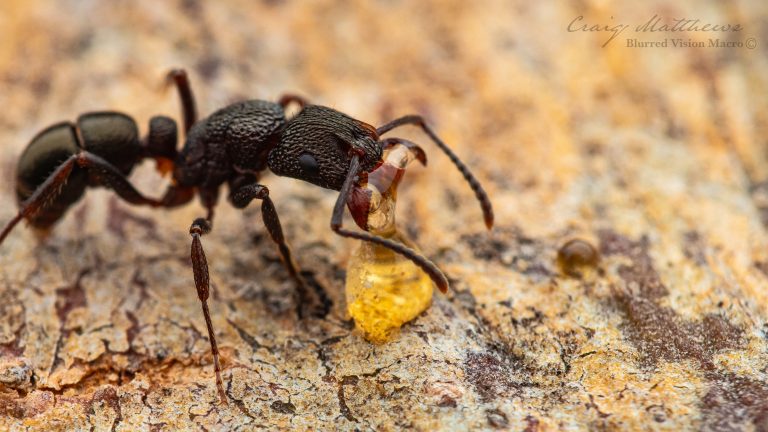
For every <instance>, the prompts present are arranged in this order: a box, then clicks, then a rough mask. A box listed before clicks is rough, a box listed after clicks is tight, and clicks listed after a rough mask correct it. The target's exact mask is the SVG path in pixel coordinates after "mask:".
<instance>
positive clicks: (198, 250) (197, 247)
mask: <svg viewBox="0 0 768 432" xmlns="http://www.w3.org/2000/svg"><path fill="white" fill-rule="evenodd" d="M210 214H211V212H210V211H209V215H210ZM209 232H211V223H210V222H209V221H208V220H207V219H203V218H198V219H195V221H194V222H192V226H190V227H189V234H190V235H191V236H192V248H191V251H190V255H191V258H192V272H193V273H194V277H195V288H196V289H197V298H198V299H199V300H200V304H201V306H202V308H203V317H204V318H205V326H206V328H207V329H208V340H209V341H210V343H211V354H212V355H213V370H214V372H215V373H216V389H217V391H218V392H219V399H220V400H221V403H223V404H226V403H227V394H226V392H225V391H224V381H223V380H222V379H221V362H220V361H219V347H218V345H217V343H216V332H215V331H214V330H213V322H212V321H211V312H210V310H209V309H208V297H209V295H210V276H209V274H208V261H207V260H206V258H205V251H204V250H203V244H202V242H201V241H200V237H201V236H202V235H203V234H208V233H209Z"/></svg>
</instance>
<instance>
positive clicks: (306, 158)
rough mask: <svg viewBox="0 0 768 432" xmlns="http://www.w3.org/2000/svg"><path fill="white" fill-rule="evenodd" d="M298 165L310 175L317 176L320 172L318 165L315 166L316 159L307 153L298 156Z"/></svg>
mask: <svg viewBox="0 0 768 432" xmlns="http://www.w3.org/2000/svg"><path fill="white" fill-rule="evenodd" d="M299 166H301V169H302V171H304V172H305V173H306V174H307V175H308V176H310V177H317V175H318V174H319V173H320V167H318V166H317V160H315V158H314V157H313V156H312V155H311V154H308V153H304V154H302V155H301V156H299Z"/></svg>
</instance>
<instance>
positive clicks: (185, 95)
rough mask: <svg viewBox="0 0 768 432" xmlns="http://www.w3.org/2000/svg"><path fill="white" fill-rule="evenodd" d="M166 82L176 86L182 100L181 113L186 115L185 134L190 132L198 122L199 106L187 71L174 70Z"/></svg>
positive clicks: (169, 73)
mask: <svg viewBox="0 0 768 432" xmlns="http://www.w3.org/2000/svg"><path fill="white" fill-rule="evenodd" d="M166 82H167V83H168V84H171V83H173V84H175V85H176V90H178V92H179V98H180V99H181V111H182V113H183V115H184V132H185V133H186V132H189V128H191V127H192V125H193V124H195V122H196V121H197V105H196V104H195V95H194V93H192V86H191V85H190V84H189V77H188V76H187V71H186V70H184V69H172V70H171V71H170V72H168V75H167V76H166Z"/></svg>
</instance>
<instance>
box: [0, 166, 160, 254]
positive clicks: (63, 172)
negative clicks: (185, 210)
mask: <svg viewBox="0 0 768 432" xmlns="http://www.w3.org/2000/svg"><path fill="white" fill-rule="evenodd" d="M75 166H78V167H82V168H85V169H87V170H88V172H89V174H90V175H91V176H92V178H95V179H96V180H97V181H98V183H99V184H100V185H102V186H106V187H109V188H110V189H112V190H113V191H115V193H116V194H117V195H118V196H119V197H120V198H122V199H123V200H125V201H127V202H129V203H131V204H135V205H148V206H151V207H161V206H163V202H162V201H158V200H155V199H152V198H147V197H145V196H144V195H142V194H141V192H139V191H138V190H136V188H135V187H134V186H133V185H132V184H131V182H129V181H128V179H127V178H125V176H124V175H123V173H122V172H120V170H118V169H117V168H115V167H114V165H112V164H110V163H109V162H107V161H106V160H104V159H102V158H101V157H99V156H96V155H95V154H93V153H88V152H86V151H83V152H80V153H78V154H74V155H72V156H70V157H69V158H68V159H67V160H66V161H64V162H63V163H62V164H61V165H59V167H58V168H56V170H54V171H53V173H51V175H50V176H48V178H47V179H45V181H44V182H43V184H41V185H40V186H39V187H38V188H37V189H36V190H35V192H34V193H33V194H32V195H31V196H30V197H29V198H28V199H27V200H26V201H24V202H23V203H22V204H21V206H20V208H19V213H18V214H17V215H16V216H15V217H14V218H13V219H11V220H10V221H9V222H8V224H7V225H6V226H5V228H3V231H2V232H0V244H2V242H3V240H4V239H5V237H6V236H7V235H8V233H10V232H11V230H12V229H13V227H14V226H16V224H18V223H19V222H20V221H21V220H22V219H24V218H28V217H31V216H33V215H35V214H37V213H38V212H41V211H44V210H45V207H46V205H48V203H50V202H52V201H53V200H54V199H56V197H57V196H58V195H59V192H61V187H62V186H63V185H64V184H65V183H66V181H67V179H68V178H69V175H70V174H71V173H72V170H73V169H74V168H75Z"/></svg>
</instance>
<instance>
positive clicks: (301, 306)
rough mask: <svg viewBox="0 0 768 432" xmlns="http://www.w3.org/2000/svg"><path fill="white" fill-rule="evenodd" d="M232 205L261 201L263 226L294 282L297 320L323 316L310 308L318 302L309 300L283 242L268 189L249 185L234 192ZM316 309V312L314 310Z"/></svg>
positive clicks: (252, 184) (244, 204) (301, 279)
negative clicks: (306, 316)
mask: <svg viewBox="0 0 768 432" xmlns="http://www.w3.org/2000/svg"><path fill="white" fill-rule="evenodd" d="M230 199H231V201H232V204H233V205H234V206H235V207H236V208H241V209H242V208H245V207H247V206H248V204H250V202H251V201H253V200H254V199H259V200H261V217H262V219H263V221H264V225H265V226H266V227H267V231H268V232H269V235H270V237H272V241H274V242H275V244H277V247H278V249H279V250H280V256H281V257H282V260H283V264H284V265H285V268H286V270H288V273H289V274H290V275H291V278H292V279H293V280H294V281H295V282H296V312H297V314H298V316H299V318H303V317H304V316H305V315H307V314H305V313H304V312H305V311H307V312H308V314H311V315H315V316H323V315H325V312H327V311H322V310H320V309H316V308H313V307H312V306H315V305H318V304H319V302H317V301H314V300H316V299H311V298H310V290H309V289H307V283H306V281H305V280H304V278H303V277H302V276H301V272H300V271H299V267H298V265H296V262H295V261H294V260H293V255H292V254H291V249H290V248H289V247H288V244H287V243H286V242H285V237H284V236H283V228H282V226H281V224H280V218H279V217H278V215H277V210H276V209H275V205H274V203H273V202H272V200H271V199H270V198H269V189H267V187H266V186H262V185H259V184H255V183H251V184H247V185H245V186H242V187H240V188H239V189H238V190H237V191H234V192H233V193H232V195H231V196H230ZM315 309H316V310H315Z"/></svg>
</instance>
